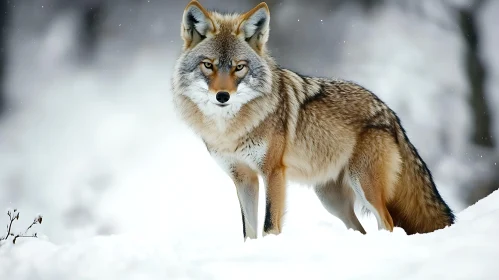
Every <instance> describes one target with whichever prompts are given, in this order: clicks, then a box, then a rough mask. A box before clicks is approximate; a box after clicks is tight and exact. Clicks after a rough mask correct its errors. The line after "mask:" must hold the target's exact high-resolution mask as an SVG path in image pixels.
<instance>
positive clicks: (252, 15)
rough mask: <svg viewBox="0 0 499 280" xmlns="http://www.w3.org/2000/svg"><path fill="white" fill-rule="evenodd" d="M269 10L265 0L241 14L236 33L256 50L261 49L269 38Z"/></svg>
mask: <svg viewBox="0 0 499 280" xmlns="http://www.w3.org/2000/svg"><path fill="white" fill-rule="evenodd" d="M269 22H270V11H269V7H268V6H267V4H266V3H265V2H262V3H260V4H258V5H257V6H256V7H254V8H253V9H251V10H250V11H249V12H247V13H245V14H244V15H242V16H241V22H240V23H239V27H238V28H237V33H238V34H242V35H243V36H244V39H245V40H246V41H247V42H248V43H249V44H250V46H251V47H252V48H253V49H255V50H256V51H257V52H260V51H262V49H263V48H264V47H265V43H267V40H268V39H269Z"/></svg>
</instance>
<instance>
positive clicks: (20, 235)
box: [0, 209, 43, 246]
mask: <svg viewBox="0 0 499 280" xmlns="http://www.w3.org/2000/svg"><path fill="white" fill-rule="evenodd" d="M7 216H9V223H8V225H7V235H5V236H2V237H0V246H1V245H2V241H6V240H8V239H9V237H11V236H12V237H14V239H12V243H14V244H16V240H17V239H18V238H23V237H32V238H37V237H38V234H37V233H36V232H35V233H34V234H31V235H28V231H29V230H30V229H31V228H32V227H33V226H34V225H36V224H41V223H42V220H43V218H42V215H38V216H36V217H35V219H34V220H33V222H32V223H31V224H30V225H29V226H28V228H27V229H26V230H25V231H24V233H18V234H14V233H13V232H12V224H13V223H14V221H15V220H19V211H17V209H14V210H13V211H11V210H7Z"/></svg>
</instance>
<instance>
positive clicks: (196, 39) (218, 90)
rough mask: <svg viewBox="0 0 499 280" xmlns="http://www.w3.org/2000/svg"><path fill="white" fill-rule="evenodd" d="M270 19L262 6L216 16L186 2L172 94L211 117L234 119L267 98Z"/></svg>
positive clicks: (269, 71) (270, 82)
mask: <svg viewBox="0 0 499 280" xmlns="http://www.w3.org/2000/svg"><path fill="white" fill-rule="evenodd" d="M269 20H270V14H269V9H268V6H267V4H265V3H260V4H259V5H258V6H256V7H255V8H253V9H252V10H250V11H249V12H247V13H245V14H220V13H218V12H213V11H207V10H206V9H204V8H203V7H202V6H201V4H199V2H197V1H191V2H190V3H189V4H188V5H187V7H186V8H185V10H184V14H183V18H182V24H181V36H182V39H183V41H184V46H183V51H182V55H181V56H180V58H179V59H178V61H177V64H176V67H175V73H174V75H173V89H174V94H176V95H183V96H185V97H187V98H189V99H190V100H192V101H193V102H194V103H195V104H196V105H197V106H198V108H199V109H200V110H201V111H202V112H203V114H205V115H207V116H211V117H231V116H234V115H235V114H236V113H237V112H238V111H239V110H240V109H241V107H242V106H244V105H245V104H247V103H248V102H250V101H252V100H254V99H256V98H259V97H261V96H264V95H265V94H269V93H270V91H271V85H272V72H271V69H270V65H269V62H270V61H271V58H270V56H269V55H268V54H267V52H266V43H267V40H268V37H269Z"/></svg>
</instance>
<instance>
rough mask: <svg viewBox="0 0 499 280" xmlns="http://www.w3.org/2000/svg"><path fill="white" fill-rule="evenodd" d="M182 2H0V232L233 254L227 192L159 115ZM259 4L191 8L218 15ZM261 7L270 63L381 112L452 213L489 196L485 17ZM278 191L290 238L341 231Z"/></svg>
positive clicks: (307, 5) (493, 96) (497, 7)
mask: <svg viewBox="0 0 499 280" xmlns="http://www.w3.org/2000/svg"><path fill="white" fill-rule="evenodd" d="M187 2H188V1H187V0H186V1H173V0H172V1H170V0H168V1H167V0H72V1H70V0H10V1H9V0H2V1H1V2H0V25H1V26H0V30H1V35H2V36H1V41H0V51H1V52H0V55H1V56H0V66H1V71H0V82H1V91H0V110H1V115H0V210H1V211H2V212H1V213H0V214H1V215H0V226H2V225H3V224H5V223H6V221H7V217H6V216H5V215H4V214H3V209H6V208H18V209H20V211H21V219H20V220H22V221H24V223H26V224H29V222H30V221H31V217H34V215H35V214H36V213H42V214H43V215H44V223H43V224H42V225H41V226H40V227H38V231H39V232H43V234H45V235H46V236H48V238H49V239H50V240H51V241H52V242H54V243H65V242H68V241H74V240H77V239H79V238H84V237H90V236H95V235H109V234H118V233H123V232H134V233H138V234H140V233H141V232H149V233H155V234H158V236H162V235H163V234H165V235H166V234H168V235H175V234H178V236H184V237H185V236H186V234H193V236H197V237H198V238H207V239H209V238H210V236H209V235H210V234H211V233H212V232H213V234H215V233H216V234H219V232H217V231H214V230H211V229H213V228H216V227H218V226H221V225H223V226H224V231H226V232H225V233H224V234H225V235H226V237H232V238H235V239H237V238H241V223H240V216H239V215H240V214H239V205H238V202H237V199H236V194H235V189H234V188H233V186H232V183H231V181H230V179H229V178H228V177H227V176H225V174H224V173H223V172H222V171H221V170H220V169H219V168H218V166H216V164H215V162H214V161H212V160H211V159H210V158H209V155H208V153H207V152H206V150H205V148H204V146H203V144H202V142H201V141H200V140H199V139H197V138H196V137H195V136H194V135H193V134H192V133H191V132H190V130H189V129H188V128H186V127H185V126H184V125H183V124H182V123H179V121H178V119H177V117H176V115H175V113H174V111H173V108H172V104H171V99H170V98H171V94H170V78H171V76H170V75H171V72H172V67H173V63H174V60H175V58H176V57H177V55H178V54H179V52H180V48H181V45H182V42H181V39H180V35H179V34H180V20H181V16H182V12H183V9H184V7H185V6H186V4H187ZM259 2H260V1H259V0H254V1H253V0H251V1H250V0H245V1H233V0H204V1H201V3H202V4H203V5H204V6H205V7H206V8H209V9H211V8H215V9H218V10H221V11H246V10H248V9H250V8H252V7H253V6H254V5H256V4H258V3H259ZM267 3H268V4H269V7H270V11H271V36H270V42H269V44H270V50H271V51H272V53H273V55H274V56H275V58H276V59H277V60H278V62H279V63H280V64H281V65H282V66H284V67H288V68H291V69H295V70H297V71H299V72H301V73H303V74H308V75H320V76H329V77H338V78H344V79H348V80H354V81H357V82H359V83H360V84H362V85H364V86H366V87H368V88H369V89H371V90H372V91H373V92H375V93H376V94H377V95H378V96H380V97H381V98H382V99H383V100H384V101H385V102H386V103H387V104H388V105H389V106H391V107H392V108H393V109H394V110H395V111H396V112H397V113H398V115H399V116H400V118H401V120H402V123H403V125H404V126H405V128H406V130H407V133H408V135H409V137H410V139H412V141H413V143H414V144H415V145H416V147H417V148H418V149H419V151H420V153H421V155H422V157H423V158H424V160H426V162H427V163H428V165H429V167H430V169H431V170H432V171H433V174H434V177H435V180H436V183H437V185H438V187H439V189H440V190H441V193H442V195H443V196H444V198H445V199H446V200H447V201H448V202H449V204H450V205H451V207H452V208H454V209H455V210H456V211H461V210H462V209H464V208H466V207H467V206H469V205H471V204H473V203H475V202H476V201H477V200H479V199H481V198H483V197H485V196H486V195H488V194H490V193H491V192H492V191H493V190H495V189H497V188H498V187H499V166H498V164H497V163H498V162H499V149H498V145H499V141H498V140H497V139H499V113H498V111H497V108H499V52H497V50H499V32H498V31H497V28H498V26H499V17H498V16H499V1H497V0H452V1H451V0H441V1H439V0H424V1H409V0H406V1H402V0H399V1H395V0H393V1H390V0H349V1H347V0H307V1H299V0H286V1H274V0H269V1H267ZM292 189H293V191H291V192H290V197H289V199H288V200H289V207H288V211H289V212H290V213H296V216H295V219H294V220H291V219H290V220H289V223H293V222H294V223H306V222H307V221H308V219H309V218H310V215H311V213H321V214H323V215H324V216H323V217H324V218H323V219H324V222H325V223H328V224H329V223H330V224H334V225H336V226H338V227H340V228H341V227H342V224H341V222H339V220H337V219H335V218H333V217H331V216H329V214H327V213H326V211H325V210H323V209H322V208H321V206H320V205H319V202H318V200H317V201H315V199H316V198H315V197H314V195H313V193H312V192H310V191H309V190H308V189H306V188H303V187H301V186H294V185H293V186H292ZM304 200H308V201H310V202H314V201H315V202H316V204H314V203H310V205H315V206H307V207H305V206H304V205H309V204H304V202H303V201H304ZM313 207H317V208H314V209H312V208H313ZM314 215H315V214H314ZM374 229H375V228H374ZM303 230H304V234H306V227H303ZM2 234H3V233H2ZM310 234H312V233H310ZM0 235H1V234H0ZM225 235H224V236H225ZM193 250H194V249H193Z"/></svg>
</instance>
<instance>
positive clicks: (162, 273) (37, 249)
mask: <svg viewBox="0 0 499 280" xmlns="http://www.w3.org/2000/svg"><path fill="white" fill-rule="evenodd" d="M227 199H230V197H227ZM289 216H290V217H288V218H289V219H292V218H293V216H294V215H293V214H290V215H289ZM320 217H321V216H320V215H316V216H314V217H313V218H310V220H309V222H308V223H305V224H299V223H293V225H292V226H288V227H286V229H285V231H284V232H283V233H282V234H281V235H279V236H266V237H264V238H260V239H256V240H248V241H247V242H243V241H242V240H241V239H238V238H234V236H233V234H234V233H233V232H231V230H230V229H229V228H231V227H232V226H225V227H224V226H223V225H221V224H218V225H217V226H216V227H215V226H214V227H206V228H202V229H199V231H198V232H201V231H202V234H200V235H199V236H197V235H191V234H186V235H183V236H180V237H177V238H171V237H170V236H168V234H166V235H163V234H155V233H144V234H139V235H129V234H122V235H111V236H106V237H93V238H89V239H83V240H79V241H77V242H74V243H71V244H67V245H55V244H53V243H51V242H50V241H45V240H23V241H22V242H21V241H19V243H18V244H16V245H10V244H8V245H4V247H3V248H2V249H1V250H0V279H16V280H23V279H30V280H35V279H52V280H58V279H151V280H153V279H272V278H274V277H278V278H281V277H282V278H290V279H291V278H296V277H298V278H300V279H302V278H310V279H331V278H333V277H334V278H335V279H366V278H369V279H496V275H497V274H498V273H499V267H498V266H497V259H498V258H499V243H498V242H496V241H497V240H496V238H497V236H498V234H499V191H496V192H494V193H493V194H491V195H489V196H488V197H487V198H485V199H483V200H481V201H480V202H478V203H477V204H476V205H473V206H471V207H469V208H467V209H466V210H464V211H462V212H460V213H459V214H458V223H457V224H455V225H453V226H452V227H448V228H445V229H443V230H440V231H436V232H434V233H431V234H421V235H413V236H407V235H406V234H405V233H404V231H403V230H402V229H400V228H396V229H395V231H394V232H392V233H389V232H386V231H376V230H374V231H370V232H369V233H368V234H367V235H365V236H363V235H362V234H360V233H358V232H354V231H352V230H346V229H344V228H341V227H339V226H336V227H335V226H332V225H331V223H330V222H327V221H326V220H323V219H321V218H320ZM329 220H333V219H332V218H331V219H329ZM212 222H213V223H214V224H217V222H216V221H215V220H213V221H212ZM199 226H200V224H199ZM202 236H204V237H202Z"/></svg>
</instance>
